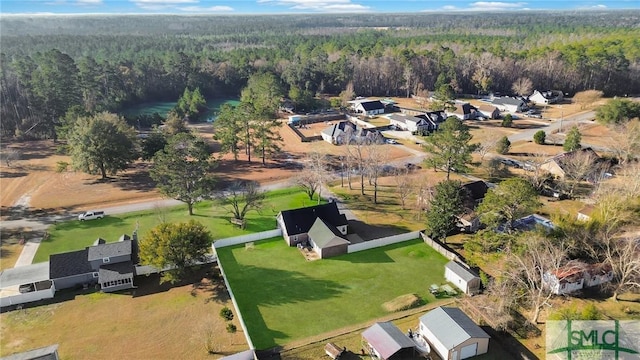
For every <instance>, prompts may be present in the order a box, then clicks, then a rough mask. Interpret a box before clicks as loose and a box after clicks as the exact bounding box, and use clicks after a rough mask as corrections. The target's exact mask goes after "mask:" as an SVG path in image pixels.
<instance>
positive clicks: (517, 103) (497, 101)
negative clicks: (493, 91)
mask: <svg viewBox="0 0 640 360" xmlns="http://www.w3.org/2000/svg"><path fill="white" fill-rule="evenodd" d="M491 102H492V103H494V104H502V105H515V106H520V105H523V104H524V101H522V100H521V99H516V98H511V97H502V98H495V99H493V100H491Z"/></svg>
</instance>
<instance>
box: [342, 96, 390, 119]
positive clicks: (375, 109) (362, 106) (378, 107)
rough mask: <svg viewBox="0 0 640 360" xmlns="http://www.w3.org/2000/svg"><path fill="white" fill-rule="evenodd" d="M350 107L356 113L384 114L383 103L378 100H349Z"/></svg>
mask: <svg viewBox="0 0 640 360" xmlns="http://www.w3.org/2000/svg"><path fill="white" fill-rule="evenodd" d="M349 103H350V104H351V108H352V109H353V111H355V112H356V113H358V114H364V115H368V116H373V115H378V114H384V104H383V103H382V102H381V101H380V100H371V99H356V100H352V101H349Z"/></svg>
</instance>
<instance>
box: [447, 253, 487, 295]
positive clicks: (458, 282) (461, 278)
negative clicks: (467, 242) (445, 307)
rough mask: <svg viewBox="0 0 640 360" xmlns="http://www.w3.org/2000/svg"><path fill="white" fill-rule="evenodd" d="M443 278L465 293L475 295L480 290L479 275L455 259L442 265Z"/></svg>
mask: <svg viewBox="0 0 640 360" xmlns="http://www.w3.org/2000/svg"><path fill="white" fill-rule="evenodd" d="M444 278H445V279H447V281H448V282H450V283H452V284H453V285H455V286H456V287H457V288H459V289H460V290H462V291H463V292H464V293H465V294H467V295H475V294H477V293H479V292H480V284H481V281H480V277H479V276H478V275H476V274H475V273H474V272H473V271H472V270H471V269H469V268H467V267H466V266H464V265H462V264H460V263H458V262H456V261H449V262H448V263H447V264H446V265H445V266H444Z"/></svg>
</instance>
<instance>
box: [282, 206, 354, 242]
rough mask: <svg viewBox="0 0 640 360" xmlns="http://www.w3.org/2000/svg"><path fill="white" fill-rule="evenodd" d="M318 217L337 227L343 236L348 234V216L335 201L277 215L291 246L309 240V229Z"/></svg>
mask: <svg viewBox="0 0 640 360" xmlns="http://www.w3.org/2000/svg"><path fill="white" fill-rule="evenodd" d="M317 219H322V220H323V223H324V224H325V225H326V226H331V227H333V228H335V229H337V231H338V232H339V233H340V234H342V235H343V236H344V235H347V226H348V224H349V223H348V221H347V217H346V216H345V215H344V214H341V213H340V211H339V210H338V205H337V204H336V203H335V202H330V203H327V204H321V205H314V206H308V207H303V208H298V209H292V210H284V211H281V212H280V213H279V214H278V215H277V217H276V221H277V223H278V227H279V228H280V229H282V236H283V237H284V240H285V241H286V242H287V244H288V245H289V246H296V245H298V244H302V243H306V242H307V241H308V240H309V230H311V227H312V226H313V225H314V224H315V222H316V220H317ZM318 226H320V225H318Z"/></svg>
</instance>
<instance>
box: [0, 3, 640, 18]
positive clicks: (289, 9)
mask: <svg viewBox="0 0 640 360" xmlns="http://www.w3.org/2000/svg"><path fill="white" fill-rule="evenodd" d="M639 8H640V0H553V1H548V0H528V1H511V0H503V1H469V0H226V1H216V0H0V14H3V15H7V14H184V15H187V14H218V15H223V14H285V13H340V12H342V13H359V12H373V13H389V12H395V13H405V12H406V13H415V12H434V11H441V12H455V11H474V12H478V11H530V10H607V9H610V10H613V9H639Z"/></svg>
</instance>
